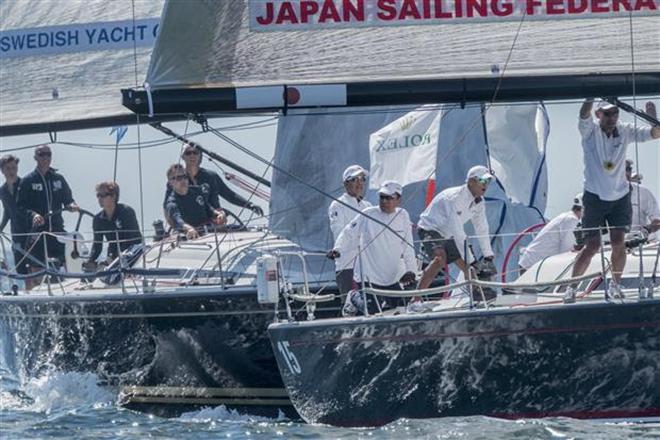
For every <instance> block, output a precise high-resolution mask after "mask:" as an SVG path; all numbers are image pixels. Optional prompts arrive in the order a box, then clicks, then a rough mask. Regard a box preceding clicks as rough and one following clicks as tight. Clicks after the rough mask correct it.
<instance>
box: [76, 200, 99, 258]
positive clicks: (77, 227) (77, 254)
mask: <svg viewBox="0 0 660 440" xmlns="http://www.w3.org/2000/svg"><path fill="white" fill-rule="evenodd" d="M85 215H88V216H90V217H92V218H94V214H92V213H91V212H89V211H87V210H86V209H82V208H80V209H78V220H76V229H75V230H74V232H75V233H76V235H78V232H79V231H80V222H82V218H83V216H85ZM79 257H80V252H78V240H73V250H72V251H71V258H73V259H77V258H79Z"/></svg>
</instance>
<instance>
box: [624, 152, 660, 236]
mask: <svg viewBox="0 0 660 440" xmlns="http://www.w3.org/2000/svg"><path fill="white" fill-rule="evenodd" d="M637 177H638V178H637V181H635V179H634V176H633V161H632V160H626V179H628V182H630V199H631V205H632V230H633V231H646V233H648V234H653V233H654V232H655V231H657V230H659V229H660V207H658V199H657V198H656V197H655V196H654V195H653V193H652V192H651V190H650V189H648V188H647V187H645V186H644V185H642V184H641V183H640V182H641V176H639V175H638V176H637Z"/></svg>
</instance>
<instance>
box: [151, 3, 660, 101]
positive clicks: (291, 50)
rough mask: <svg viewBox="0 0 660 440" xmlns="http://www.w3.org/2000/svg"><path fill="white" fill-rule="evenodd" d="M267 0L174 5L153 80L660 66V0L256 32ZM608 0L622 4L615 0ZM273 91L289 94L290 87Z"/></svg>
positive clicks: (399, 76)
mask: <svg viewBox="0 0 660 440" xmlns="http://www.w3.org/2000/svg"><path fill="white" fill-rule="evenodd" d="M263 3H264V2H263V1H261V0H254V1H252V0H251V1H248V0H223V1H213V2H211V1H206V0H186V1H171V2H169V3H168V4H167V6H166V9H165V11H164V14H163V21H162V26H161V34H160V37H159V41H158V44H157V47H156V48H155V50H154V54H153V57H152V63H151V67H150V68H149V73H148V78H147V81H148V83H149V84H150V86H151V87H152V89H154V90H158V89H167V88H200V87H201V88H204V87H246V86H267V85H281V84H336V83H351V82H374V81H397V80H410V79H447V78H464V77H465V78H474V77H486V78H489V77H491V78H492V77H493V76H495V77H496V76H497V75H498V74H501V73H503V69H504V68H505V65H506V76H516V77H517V76H528V75H580V74H593V73H620V72H630V71H631V69H632V62H633V58H632V52H633V50H634V70H635V71H636V72H637V73H644V72H658V71H660V53H659V51H658V50H657V49H658V47H657V43H658V41H660V1H658V0H650V1H647V2H644V4H645V5H646V6H645V11H646V12H645V13H644V14H645V15H641V16H640V15H637V13H636V14H635V15H633V16H632V17H629V16H628V14H627V13H626V12H625V11H624V10H623V9H620V8H619V7H617V9H619V12H617V13H610V14H601V15H602V16H605V17H607V18H584V19H579V20H570V19H561V17H560V16H558V15H552V16H548V17H546V18H552V19H547V20H536V19H535V18H536V17H537V15H526V16H525V15H519V16H517V17H507V19H501V20H498V19H493V20H490V21H487V22H483V20H476V19H475V20H471V21H469V22H467V23H461V24H444V23H443V22H442V23H440V24H438V22H431V23H430V24H428V25H417V26H414V25H413V26H395V27H369V26H367V27H364V26H360V25H355V26H353V25H351V23H348V24H346V25H345V26H343V27H342V28H339V29H336V28H334V27H329V28H328V27H312V29H311V30H293V31H275V32H259V31H258V30H255V29H251V27H250V14H252V15H253V16H254V14H255V13H258V12H254V11H255V7H256V8H259V7H263ZM270 3H282V2H270ZM284 3H297V2H284ZM307 3H309V2H307ZM326 3H327V2H326ZM339 3H341V2H339ZM353 3H365V4H367V5H369V4H375V3H376V2H375V1H372V0H365V1H364V2H353ZM388 3H396V4H398V5H401V2H388ZM406 3H410V2H406ZM418 3H422V2H418ZM448 3H449V2H448ZM450 3H454V2H450ZM472 3H475V2H472ZM488 3H491V2H488ZM492 3H494V2H492ZM505 3H510V2H505ZM535 3H541V4H545V2H535ZM614 3H617V4H619V6H620V7H621V8H622V6H621V5H620V3H621V2H614ZM631 3H635V2H631ZM555 4H556V2H555ZM599 4H605V5H606V6H607V5H609V6H608V7H610V6H611V7H610V9H612V7H613V6H612V4H613V2H612V1H605V2H599ZM585 17H593V15H588V14H587V15H585ZM495 18H497V17H495ZM296 29H297V28H296ZM631 31H632V43H633V47H631ZM274 93H275V95H276V96H275V98H279V97H281V91H279V92H277V91H276V92H274Z"/></svg>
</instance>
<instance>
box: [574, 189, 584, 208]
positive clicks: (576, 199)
mask: <svg viewBox="0 0 660 440" xmlns="http://www.w3.org/2000/svg"><path fill="white" fill-rule="evenodd" d="M573 206H579V207H580V208H582V207H583V205H582V193H579V194H576V195H575V197H574V198H573Z"/></svg>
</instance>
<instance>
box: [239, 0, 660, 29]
mask: <svg viewBox="0 0 660 440" xmlns="http://www.w3.org/2000/svg"><path fill="white" fill-rule="evenodd" d="M249 12H250V30H252V31H256V32H272V31H298V30H316V29H332V28H352V27H374V26H406V25H408V26H409V25H423V24H443V23H471V22H472V23H474V22H489V21H490V22H493V21H518V20H521V19H523V18H524V19H525V20H566V19H581V18H615V17H628V16H630V15H631V14H632V15H633V16H651V15H658V14H660V0H297V1H289V0H249Z"/></svg>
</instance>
